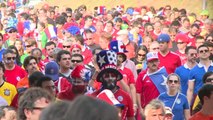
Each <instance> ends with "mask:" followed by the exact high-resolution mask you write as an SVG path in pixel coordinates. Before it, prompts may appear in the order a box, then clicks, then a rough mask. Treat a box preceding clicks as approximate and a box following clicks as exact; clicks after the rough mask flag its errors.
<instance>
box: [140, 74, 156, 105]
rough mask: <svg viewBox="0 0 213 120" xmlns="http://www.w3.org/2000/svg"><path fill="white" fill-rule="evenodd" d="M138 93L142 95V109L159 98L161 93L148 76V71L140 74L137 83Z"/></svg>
mask: <svg viewBox="0 0 213 120" xmlns="http://www.w3.org/2000/svg"><path fill="white" fill-rule="evenodd" d="M136 92H137V93H139V94H140V95H141V107H142V108H144V107H145V106H146V105H147V104H148V103H149V102H150V101H151V100H152V99H155V98H157V97H158V96H159V95H160V93H159V91H158V89H157V88H156V86H155V84H154V83H153V82H152V80H151V79H150V77H149V76H148V75H147V70H144V71H142V72H140V74H139V75H138V78H137V81H136Z"/></svg>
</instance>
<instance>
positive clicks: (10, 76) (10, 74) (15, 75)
mask: <svg viewBox="0 0 213 120" xmlns="http://www.w3.org/2000/svg"><path fill="white" fill-rule="evenodd" d="M4 76H5V79H6V81H7V82H9V83H11V84H13V85H14V86H16V85H17V83H18V81H20V80H21V79H22V78H24V77H25V76H27V72H26V71H25V70H24V69H22V68H21V67H19V66H18V65H15V67H14V69H13V70H5V72H4Z"/></svg>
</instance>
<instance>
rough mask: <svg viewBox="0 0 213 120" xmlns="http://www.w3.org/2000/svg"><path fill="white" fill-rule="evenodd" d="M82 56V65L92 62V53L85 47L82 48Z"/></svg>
mask: <svg viewBox="0 0 213 120" xmlns="http://www.w3.org/2000/svg"><path fill="white" fill-rule="evenodd" d="M82 55H83V57H84V64H88V63H90V62H91V61H92V52H91V51H90V50H89V49H88V48H87V47H84V48H83V50H82Z"/></svg>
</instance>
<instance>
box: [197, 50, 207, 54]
mask: <svg viewBox="0 0 213 120" xmlns="http://www.w3.org/2000/svg"><path fill="white" fill-rule="evenodd" d="M207 52H209V50H200V51H199V53H207Z"/></svg>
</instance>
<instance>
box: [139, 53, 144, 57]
mask: <svg viewBox="0 0 213 120" xmlns="http://www.w3.org/2000/svg"><path fill="white" fill-rule="evenodd" d="M138 56H143V57H145V56H146V54H138Z"/></svg>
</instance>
